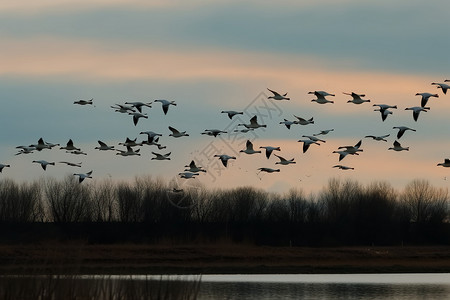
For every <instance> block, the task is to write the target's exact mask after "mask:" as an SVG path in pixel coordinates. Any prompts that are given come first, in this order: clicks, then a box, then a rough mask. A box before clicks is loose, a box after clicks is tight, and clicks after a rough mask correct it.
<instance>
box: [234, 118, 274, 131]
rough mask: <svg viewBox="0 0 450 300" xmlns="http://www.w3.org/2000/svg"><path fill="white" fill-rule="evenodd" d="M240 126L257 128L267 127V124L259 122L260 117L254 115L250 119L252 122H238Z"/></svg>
mask: <svg viewBox="0 0 450 300" xmlns="http://www.w3.org/2000/svg"><path fill="white" fill-rule="evenodd" d="M238 126H245V128H247V129H256V128H260V127H267V125H265V124H264V125H261V124H258V118H257V116H253V117H252V118H251V119H250V124H238Z"/></svg>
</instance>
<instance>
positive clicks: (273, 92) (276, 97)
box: [267, 89, 291, 100]
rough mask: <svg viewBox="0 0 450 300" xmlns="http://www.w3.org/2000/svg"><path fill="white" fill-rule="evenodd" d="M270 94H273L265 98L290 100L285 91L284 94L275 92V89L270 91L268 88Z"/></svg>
mask: <svg viewBox="0 0 450 300" xmlns="http://www.w3.org/2000/svg"><path fill="white" fill-rule="evenodd" d="M268 90H269V91H270V92H271V93H272V94H273V96H269V97H267V99H273V100H291V99H290V98H287V97H286V96H287V93H286V94H284V95H281V94H279V93H277V92H275V91H272V90H271V89H268Z"/></svg>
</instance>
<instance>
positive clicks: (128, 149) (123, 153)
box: [116, 146, 141, 156]
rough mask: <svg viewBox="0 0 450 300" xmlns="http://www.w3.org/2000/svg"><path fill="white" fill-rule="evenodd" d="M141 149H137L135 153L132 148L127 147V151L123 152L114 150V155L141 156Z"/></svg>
mask: <svg viewBox="0 0 450 300" xmlns="http://www.w3.org/2000/svg"><path fill="white" fill-rule="evenodd" d="M140 150H141V149H138V150H136V151H134V150H133V148H131V146H127V151H125V150H120V149H116V151H118V152H117V153H116V155H122V156H134V155H136V156H141V154H140V153H139V151H140Z"/></svg>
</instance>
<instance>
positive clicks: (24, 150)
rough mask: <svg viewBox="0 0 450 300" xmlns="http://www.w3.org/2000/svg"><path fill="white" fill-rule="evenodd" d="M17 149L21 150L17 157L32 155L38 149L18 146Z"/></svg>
mask: <svg viewBox="0 0 450 300" xmlns="http://www.w3.org/2000/svg"><path fill="white" fill-rule="evenodd" d="M16 148H19V149H20V150H19V152H17V153H16V154H15V155H20V154H30V153H33V152H34V150H36V147H34V146H17V147H16Z"/></svg>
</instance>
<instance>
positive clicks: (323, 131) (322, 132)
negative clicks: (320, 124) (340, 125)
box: [313, 128, 334, 136]
mask: <svg viewBox="0 0 450 300" xmlns="http://www.w3.org/2000/svg"><path fill="white" fill-rule="evenodd" d="M331 131H334V129H333V128H332V129H326V130H321V131H320V132H319V133H315V134H313V135H314V136H318V135H326V134H328V133H330V132H331Z"/></svg>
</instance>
